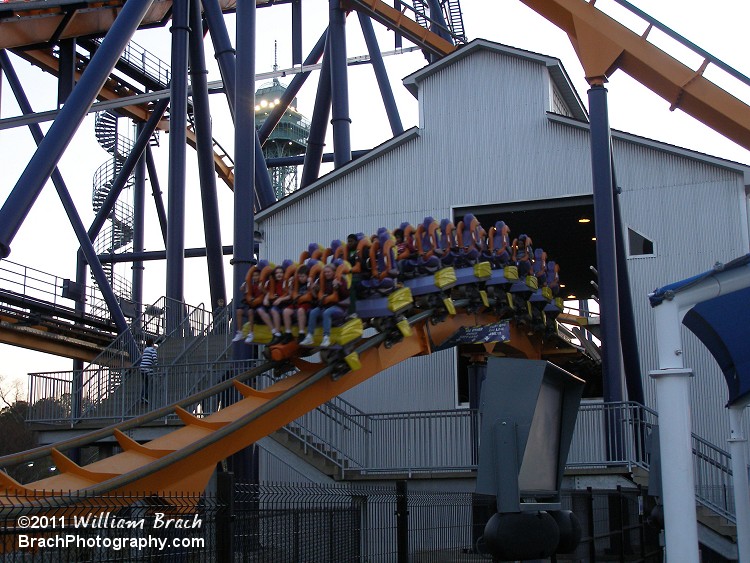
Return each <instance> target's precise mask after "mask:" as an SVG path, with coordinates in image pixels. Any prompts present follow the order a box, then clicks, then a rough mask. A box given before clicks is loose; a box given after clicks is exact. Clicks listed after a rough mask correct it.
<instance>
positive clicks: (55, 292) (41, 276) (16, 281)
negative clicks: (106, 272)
mask: <svg viewBox="0 0 750 563" xmlns="http://www.w3.org/2000/svg"><path fill="white" fill-rule="evenodd" d="M70 283H71V280H70V279H68V278H63V277H61V276H57V275H54V274H50V273H47V272H43V271H42V270H37V269H36V268H30V267H29V266H24V265H23V264H18V263H16V262H13V261H11V260H7V259H6V260H3V261H2V262H0V287H2V290H3V292H5V293H7V296H8V297H13V304H9V303H8V304H7V305H8V306H9V307H10V308H15V307H18V306H20V307H24V308H29V309H33V308H34V307H35V306H38V305H40V304H42V305H46V306H49V307H52V308H58V309H63V310H65V311H67V312H71V311H75V301H74V300H73V299H72V298H70V297H66V296H65V288H66V287H68V286H69V284H70ZM0 302H3V298H2V297H0ZM15 303H18V305H15ZM86 303H87V304H88V307H89V310H90V311H91V312H90V313H89V314H90V315H91V316H93V317H94V318H95V319H96V320H98V321H100V322H102V323H107V322H109V320H110V318H109V315H108V314H107V315H106V316H103V315H96V314H94V313H93V311H97V310H105V309H106V304H105V302H104V299H102V297H101V294H100V293H99V292H98V290H97V288H95V287H93V286H90V285H89V286H87V287H86Z"/></svg>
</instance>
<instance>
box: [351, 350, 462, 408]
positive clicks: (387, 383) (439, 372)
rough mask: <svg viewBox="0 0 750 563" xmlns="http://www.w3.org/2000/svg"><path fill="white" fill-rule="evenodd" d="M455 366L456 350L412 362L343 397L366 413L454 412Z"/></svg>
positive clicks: (385, 372)
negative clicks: (446, 410)
mask: <svg viewBox="0 0 750 563" xmlns="http://www.w3.org/2000/svg"><path fill="white" fill-rule="evenodd" d="M455 365H456V359H455V351H454V350H444V351H442V352H435V353H434V354H430V355H429V356H419V357H416V358H411V359H410V360H409V361H407V362H404V363H403V364H401V365H398V366H395V367H393V368H391V369H389V370H386V371H384V372H382V373H379V374H378V375H376V376H375V377H373V378H372V379H370V380H369V381H365V382H364V383H362V384H361V385H358V386H357V387H355V388H354V389H351V390H350V391H347V392H346V393H345V394H344V395H343V397H344V399H346V400H347V401H349V402H350V403H353V404H355V405H357V407H359V408H360V409H361V410H363V411H365V412H367V413H381V412H410V411H424V410H440V409H452V408H455V406H456V401H455V396H454V394H455V386H456V384H455Z"/></svg>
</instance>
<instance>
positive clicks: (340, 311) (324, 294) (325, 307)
mask: <svg viewBox="0 0 750 563" xmlns="http://www.w3.org/2000/svg"><path fill="white" fill-rule="evenodd" d="M335 273H336V270H335V266H334V265H333V264H326V265H325V266H324V267H323V272H322V273H321V274H320V279H319V281H318V291H317V294H318V306H317V307H315V308H314V309H313V310H312V311H310V319H309V324H308V326H307V334H306V336H305V338H304V339H303V340H302V342H300V344H301V345H302V346H310V345H312V344H313V338H314V336H315V329H316V328H317V326H318V319H320V318H321V317H322V318H323V340H322V341H321V343H320V345H321V346H323V347H326V346H330V345H331V327H332V326H333V322H334V321H338V320H341V319H343V318H344V317H345V316H346V307H347V306H348V304H349V303H348V300H349V288H348V287H346V281H345V280H339V279H337V278H336V277H335Z"/></svg>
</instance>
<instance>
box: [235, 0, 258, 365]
mask: <svg viewBox="0 0 750 563" xmlns="http://www.w3.org/2000/svg"><path fill="white" fill-rule="evenodd" d="M255 11H256V7H255V0H237V40H236V45H237V66H236V79H237V80H236V84H235V91H234V99H235V115H234V146H235V147H249V146H251V145H252V143H253V142H254V140H255V139H257V135H256V134H255V15H256V14H255ZM247 156H248V158H238V159H236V165H235V169H234V256H233V260H232V264H233V278H232V282H233V283H232V291H233V300H234V305H235V309H236V307H237V305H238V304H239V303H240V301H241V300H242V298H243V296H244V295H243V292H242V291H241V290H240V286H241V285H242V283H243V282H244V281H245V275H246V274H247V270H248V268H249V267H250V265H251V264H252V260H253V250H254V243H255V240H254V238H255V237H254V233H255V213H254V212H253V195H254V194H253V171H254V170H255V162H254V160H255V153H254V152H252V151H248V155H247ZM232 352H233V358H234V359H235V360H241V359H247V358H249V357H250V354H251V348H250V347H249V346H245V344H244V343H243V342H237V343H235V345H234V348H233V350H232Z"/></svg>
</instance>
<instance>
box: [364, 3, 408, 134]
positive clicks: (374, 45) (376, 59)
mask: <svg viewBox="0 0 750 563" xmlns="http://www.w3.org/2000/svg"><path fill="white" fill-rule="evenodd" d="M357 16H358V17H359V25H360V26H361V27H362V34H363V35H364V37H365V43H366V44H367V52H368V53H369V54H370V64H371V65H372V70H373V72H375V79H376V80H377V81H378V88H380V96H381V97H382V98H383V105H384V106H385V113H386V115H387V116H388V123H389V124H390V126H391V132H392V133H393V136H394V137H395V136H396V135H400V134H401V133H403V132H404V126H403V125H402V123H401V116H400V115H399V114H398V107H396V98H395V97H394V96H393V88H391V83H390V81H389V80H388V73H387V72H386V70H385V63H383V55H381V54H380V47H379V46H378V40H377V37H375V30H374V29H373V27H372V20H370V18H369V16H367V15H365V14H363V13H361V12H357Z"/></svg>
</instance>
